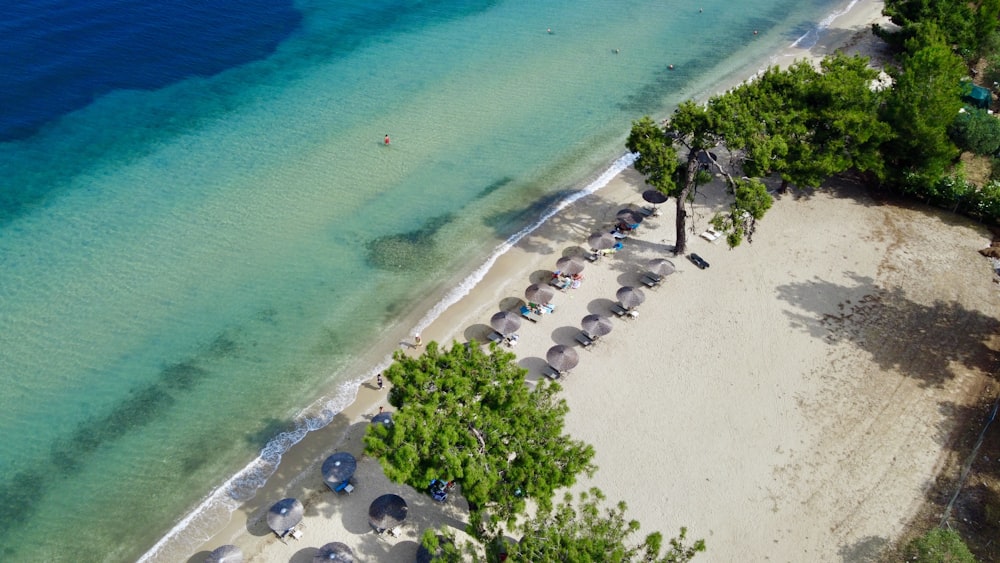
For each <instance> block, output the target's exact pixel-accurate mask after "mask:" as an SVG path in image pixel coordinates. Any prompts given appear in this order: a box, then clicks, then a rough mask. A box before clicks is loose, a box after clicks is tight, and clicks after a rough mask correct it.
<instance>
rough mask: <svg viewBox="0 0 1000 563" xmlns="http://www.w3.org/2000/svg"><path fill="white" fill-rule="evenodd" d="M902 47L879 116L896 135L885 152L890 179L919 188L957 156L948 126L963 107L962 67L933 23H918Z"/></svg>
mask: <svg viewBox="0 0 1000 563" xmlns="http://www.w3.org/2000/svg"><path fill="white" fill-rule="evenodd" d="M906 46H907V53H906V54H904V55H903V56H902V57H901V61H900V63H901V68H900V69H899V70H892V71H891V72H890V74H891V75H892V77H893V79H894V82H895V83H894V86H893V88H892V91H891V93H890V94H889V96H888V99H887V100H886V105H885V111H884V115H883V119H884V120H885V121H886V122H887V123H888V124H889V125H891V126H892V128H893V130H894V131H895V136H894V138H893V139H892V140H891V141H890V142H888V143H887V144H886V146H885V149H884V151H885V157H886V159H887V160H888V164H889V169H890V171H891V175H890V179H892V180H893V183H894V184H896V185H898V186H900V187H901V188H903V190H904V191H910V192H920V191H924V190H926V189H928V188H929V187H930V186H931V185H933V184H934V182H936V181H937V180H938V179H940V178H941V177H942V176H944V175H945V172H946V171H947V169H948V168H949V167H950V166H951V164H952V162H953V161H954V160H955V159H956V158H957V157H958V154H959V151H958V147H956V146H955V143H954V142H952V140H951V138H950V137H949V136H948V128H949V126H950V125H951V124H952V123H953V122H954V120H955V117H956V116H957V115H958V110H959V109H961V107H962V100H961V94H962V86H961V80H962V78H963V77H964V76H965V69H964V67H963V66H962V61H961V59H959V58H958V56H956V55H955V54H954V53H952V51H951V48H950V47H949V46H948V45H947V43H946V40H945V38H944V36H943V35H942V34H941V33H940V32H939V31H938V30H937V28H936V27H935V26H933V25H932V24H928V25H925V26H924V27H922V28H921V30H920V33H918V34H917V35H915V36H914V37H912V38H911V39H909V40H907V42H906Z"/></svg>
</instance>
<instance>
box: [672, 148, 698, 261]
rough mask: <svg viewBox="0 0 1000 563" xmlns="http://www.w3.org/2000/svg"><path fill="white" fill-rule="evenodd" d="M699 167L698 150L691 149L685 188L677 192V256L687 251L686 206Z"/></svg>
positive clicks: (675, 249)
mask: <svg viewBox="0 0 1000 563" xmlns="http://www.w3.org/2000/svg"><path fill="white" fill-rule="evenodd" d="M698 168H699V165H698V151H697V150H692V151H689V152H688V159H687V169H686V170H685V171H684V189H682V190H681V193H679V194H677V242H676V244H674V254H675V255H677V256H680V255H681V254H684V253H685V252H686V251H687V209H685V207H684V206H685V205H687V202H688V201H687V200H688V197H690V196H691V191H692V190H694V182H695V178H696V177H697V175H698Z"/></svg>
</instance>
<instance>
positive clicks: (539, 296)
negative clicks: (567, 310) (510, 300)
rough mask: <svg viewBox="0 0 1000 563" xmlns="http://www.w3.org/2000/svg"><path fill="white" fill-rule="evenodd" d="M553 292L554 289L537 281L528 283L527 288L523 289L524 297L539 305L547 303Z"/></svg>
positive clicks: (554, 292)
mask: <svg viewBox="0 0 1000 563" xmlns="http://www.w3.org/2000/svg"><path fill="white" fill-rule="evenodd" d="M555 294H556V291H555V290H554V289H552V288H551V287H549V286H547V285H539V284H537V283H533V284H531V285H529V286H528V289H525V290H524V297H525V298H527V299H528V301H532V302H534V303H538V304H539V305H547V304H548V303H549V301H552V297H553V296H554V295H555Z"/></svg>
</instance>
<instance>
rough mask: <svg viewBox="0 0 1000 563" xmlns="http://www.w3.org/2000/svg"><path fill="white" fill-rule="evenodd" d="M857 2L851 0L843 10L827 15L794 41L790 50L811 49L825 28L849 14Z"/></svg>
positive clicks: (856, 0)
mask: <svg viewBox="0 0 1000 563" xmlns="http://www.w3.org/2000/svg"><path fill="white" fill-rule="evenodd" d="M858 1H859V0H851V2H850V3H849V4H848V5H847V6H846V7H845V8H844V9H843V10H839V11H836V12H833V13H831V14H829V15H827V16H826V17H825V18H823V19H822V20H820V21H819V23H818V24H816V27H814V28H812V29H810V30H809V31H807V32H805V33H803V34H802V35H801V36H800V37H799V38H798V39H796V40H795V41H794V42H793V43H792V44H791V45H790V47H791V48H797V49H811V48H813V47H814V46H815V45H816V43H817V42H818V41H819V36H820V34H821V33H822V32H823V31H824V30H825V29H827V28H829V27H830V26H831V25H832V24H833V22H834V21H835V20H836V19H837V18H839V17H840V16H843V15H845V14H847V13H849V12H850V11H851V10H852V9H853V8H854V6H855V5H857V3H858Z"/></svg>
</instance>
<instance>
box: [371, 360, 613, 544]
mask: <svg viewBox="0 0 1000 563" xmlns="http://www.w3.org/2000/svg"><path fill="white" fill-rule="evenodd" d="M526 373H527V370H525V369H523V368H521V367H519V366H518V365H517V364H516V363H515V356H514V354H512V353H510V352H506V351H504V350H502V349H500V348H498V347H497V346H495V345H493V346H491V347H490V349H489V352H488V353H487V352H486V351H484V350H483V349H482V348H481V347H480V346H477V345H475V343H472V344H471V345H469V346H460V345H455V346H453V347H452V348H451V349H449V350H443V349H442V348H441V347H439V345H438V344H437V343H436V342H431V343H429V344H428V345H427V347H426V349H425V351H424V353H423V354H421V355H420V356H418V357H410V356H407V355H405V354H403V353H402V352H399V353H397V354H396V357H395V362H394V363H393V364H392V366H391V367H390V368H389V369H388V370H386V372H385V376H386V378H387V379H388V380H389V381H391V382H392V384H393V388H392V390H391V391H390V393H389V402H390V404H392V405H393V406H395V407H396V408H397V412H396V413H394V415H393V424H391V425H373V426H371V427H370V428H369V429H368V432H367V434H366V435H365V445H366V449H367V452H368V453H369V454H370V455H372V456H374V457H376V458H378V460H379V461H380V462H381V464H382V467H383V469H384V470H385V474H386V476H387V477H389V479H391V480H393V481H396V482H402V483H406V484H408V485H410V486H412V487H414V488H416V489H418V490H427V487H428V485H429V484H430V482H431V480H433V479H440V480H443V481H452V480H454V481H457V482H458V483H459V484H460V485H461V490H462V494H463V495H464V496H465V498H466V499H467V500H468V501H469V504H470V507H471V513H472V514H471V518H472V522H471V524H472V526H471V527H472V531H473V533H477V534H479V533H482V531H483V530H484V529H486V528H489V527H491V526H493V525H494V524H496V523H498V521H506V522H508V523H512V522H513V521H514V517H515V516H516V515H517V514H519V513H521V512H523V511H524V509H525V499H527V498H531V499H533V500H534V501H535V502H536V503H537V504H538V505H539V506H542V507H545V506H548V505H549V504H550V503H551V501H552V496H553V494H554V491H555V490H557V489H559V488H560V487H565V486H569V485H572V484H573V483H574V482H575V480H576V476H577V475H578V474H580V473H586V474H590V473H592V472H593V470H594V469H595V467H594V465H593V464H592V463H591V459H592V458H593V455H594V452H593V448H592V447H591V446H589V445H587V444H585V443H583V442H580V441H577V440H573V439H572V438H570V437H569V436H568V435H566V434H564V433H563V424H564V418H565V415H566V412H567V411H568V407H567V406H566V403H565V401H564V400H562V399H559V398H557V397H556V393H557V391H558V390H559V389H560V388H559V386H558V385H557V384H555V383H549V382H547V381H539V382H538V383H537V384H536V385H535V386H534V387H532V388H529V387H528V385H526V383H525V379H524V377H525V375H526Z"/></svg>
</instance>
